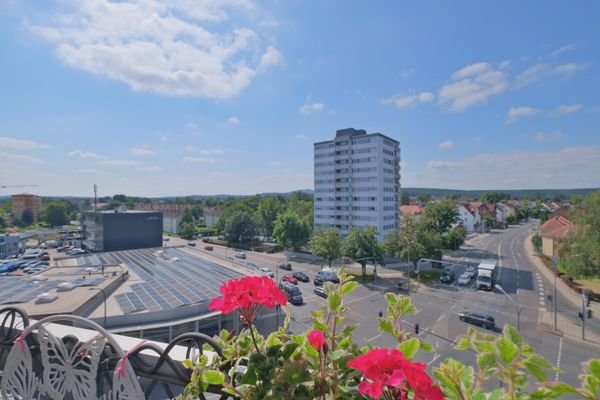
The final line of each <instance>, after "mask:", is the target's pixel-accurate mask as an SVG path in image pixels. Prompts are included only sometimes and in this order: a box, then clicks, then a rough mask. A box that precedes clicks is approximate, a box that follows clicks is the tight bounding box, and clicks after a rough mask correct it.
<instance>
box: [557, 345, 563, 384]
mask: <svg viewBox="0 0 600 400" xmlns="http://www.w3.org/2000/svg"><path fill="white" fill-rule="evenodd" d="M562 342H563V338H562V336H561V337H560V341H559V342H558V357H557V358H556V369H557V371H556V380H558V375H559V374H560V371H559V370H560V357H561V356H562Z"/></svg>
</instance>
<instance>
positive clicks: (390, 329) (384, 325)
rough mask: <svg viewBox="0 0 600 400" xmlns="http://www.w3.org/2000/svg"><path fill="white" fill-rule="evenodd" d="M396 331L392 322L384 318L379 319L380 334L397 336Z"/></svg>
mask: <svg viewBox="0 0 600 400" xmlns="http://www.w3.org/2000/svg"><path fill="white" fill-rule="evenodd" d="M395 331H396V329H395V328H394V324H392V321H390V320H389V319H384V318H380V319H379V332H381V333H389V334H390V335H395Z"/></svg>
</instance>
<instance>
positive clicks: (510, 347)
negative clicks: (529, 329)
mask: <svg viewBox="0 0 600 400" xmlns="http://www.w3.org/2000/svg"><path fill="white" fill-rule="evenodd" d="M496 346H497V347H498V355H499V356H500V358H501V359H502V361H503V362H504V363H505V364H507V365H508V364H510V363H512V362H513V360H514V359H515V357H516V355H517V353H518V352H519V349H518V348H517V346H516V345H515V344H514V343H513V342H511V341H510V340H509V339H507V338H505V337H504V336H501V337H500V338H499V339H498V341H497V343H496Z"/></svg>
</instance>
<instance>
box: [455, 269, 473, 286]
mask: <svg viewBox="0 0 600 400" xmlns="http://www.w3.org/2000/svg"><path fill="white" fill-rule="evenodd" d="M472 278H473V275H471V274H470V273H469V272H463V273H462V275H461V276H459V277H458V284H459V285H468V284H469V283H471V279H472Z"/></svg>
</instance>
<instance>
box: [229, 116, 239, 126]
mask: <svg viewBox="0 0 600 400" xmlns="http://www.w3.org/2000/svg"><path fill="white" fill-rule="evenodd" d="M227 123H228V124H229V125H239V124H240V120H239V118H238V117H230V118H229V119H228V120H227Z"/></svg>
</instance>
